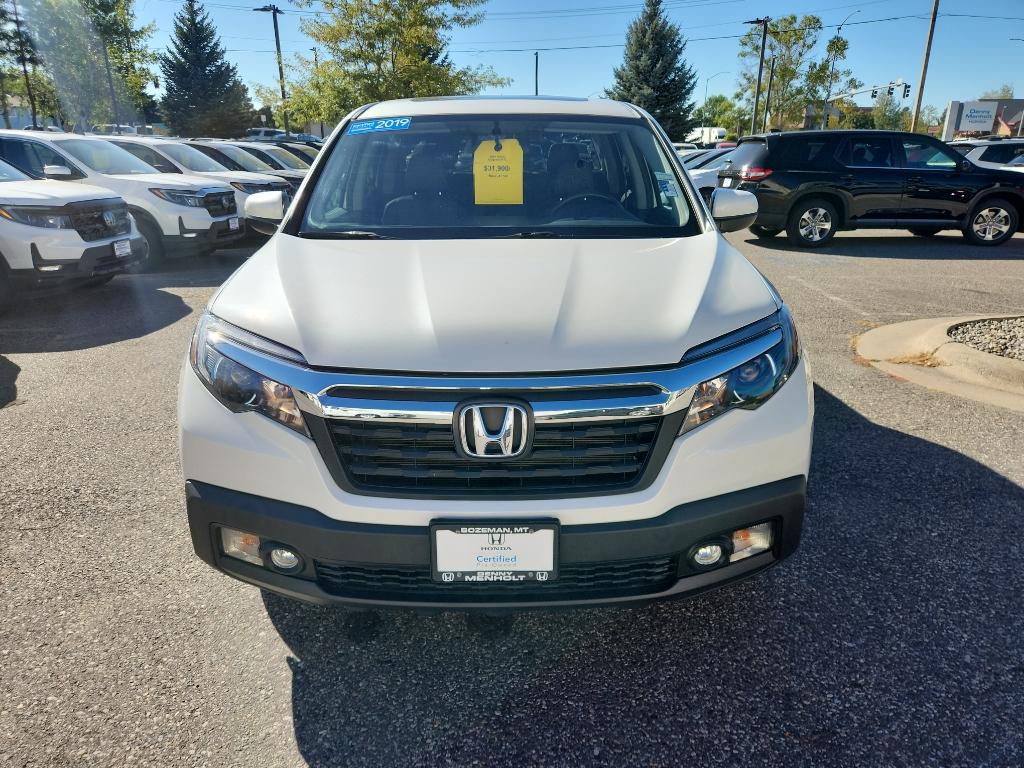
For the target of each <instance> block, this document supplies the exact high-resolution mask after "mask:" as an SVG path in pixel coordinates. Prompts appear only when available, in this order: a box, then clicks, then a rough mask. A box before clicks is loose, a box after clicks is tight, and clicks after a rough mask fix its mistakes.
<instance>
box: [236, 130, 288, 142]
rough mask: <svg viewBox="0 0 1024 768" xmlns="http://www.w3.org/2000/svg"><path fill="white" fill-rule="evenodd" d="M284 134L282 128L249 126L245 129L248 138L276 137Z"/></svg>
mask: <svg viewBox="0 0 1024 768" xmlns="http://www.w3.org/2000/svg"><path fill="white" fill-rule="evenodd" d="M284 135H285V133H284V131H282V130H281V129H280V128H248V129H246V131H245V137H246V138H247V139H276V138H277V137H278V136H284Z"/></svg>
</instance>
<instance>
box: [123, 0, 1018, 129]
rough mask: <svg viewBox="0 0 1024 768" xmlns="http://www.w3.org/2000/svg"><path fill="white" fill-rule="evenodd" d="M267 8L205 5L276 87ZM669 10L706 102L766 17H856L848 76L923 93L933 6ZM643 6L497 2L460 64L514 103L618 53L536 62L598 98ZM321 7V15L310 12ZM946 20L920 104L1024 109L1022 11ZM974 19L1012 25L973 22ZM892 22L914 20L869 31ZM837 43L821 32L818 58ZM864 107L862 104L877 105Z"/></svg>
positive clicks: (559, 64)
mask: <svg viewBox="0 0 1024 768" xmlns="http://www.w3.org/2000/svg"><path fill="white" fill-rule="evenodd" d="M262 1H263V0H260V2H246V1H245V0H211V2H209V3H208V4H207V10H208V11H209V13H210V16H211V17H212V19H213V20H214V23H215V24H216V25H217V27H218V29H219V30H220V32H221V35H222V42H223V43H224V46H225V47H226V48H227V49H228V50H229V53H228V56H229V57H230V58H231V60H232V61H233V62H234V63H235V64H236V65H237V66H238V70H239V73H240V74H241V76H242V78H243V79H244V80H245V82H246V83H248V84H252V83H256V82H262V83H267V84H273V83H274V82H275V81H276V77H277V71H276V65H275V62H274V56H273V54H272V51H273V28H272V25H271V19H270V14H267V13H255V12H253V11H252V10H250V9H251V8H253V7H254V6H257V5H261V4H262ZM179 5H180V4H179V2H178V0H138V2H137V3H136V13H137V16H138V18H139V21H140V22H143V23H145V22H147V21H154V22H156V25H157V32H156V34H155V35H154V36H153V39H152V45H153V46H154V47H155V48H157V49H160V48H163V47H165V46H166V45H167V43H168V40H169V37H170V32H171V29H172V20H173V15H174V12H175V10H176V9H177V8H178V7H179ZM278 5H279V6H280V7H281V8H282V9H284V10H286V11H290V12H288V13H287V14H286V15H284V16H281V17H280V24H281V43H282V48H283V49H284V51H285V57H286V59H288V58H290V57H291V56H292V54H294V53H301V54H303V55H307V56H308V55H310V51H309V49H310V47H311V46H312V41H310V40H309V39H308V38H307V37H306V36H305V35H304V34H303V33H302V32H301V30H300V20H301V19H302V18H304V17H308V14H309V13H310V10H309V9H306V10H303V9H299V8H296V7H295V6H293V5H292V4H290V3H288V2H287V0H278ZM665 5H666V10H667V12H668V14H669V16H670V18H671V19H672V20H673V21H674V22H675V23H677V24H678V25H679V26H680V27H681V29H682V31H683V34H684V35H685V36H686V37H687V39H688V40H689V41H690V42H689V43H688V45H687V49H686V56H687V58H688V59H689V61H690V63H691V64H692V65H693V66H694V67H695V68H696V69H697V72H698V74H699V76H700V78H701V82H700V85H699V87H698V94H697V100H698V101H700V100H701V99H702V98H703V89H704V78H706V77H708V76H709V75H713V74H715V73H716V72H721V71H725V72H726V74H722V75H719V76H718V77H716V78H715V79H713V80H712V81H711V84H710V93H712V94H713V93H716V92H719V93H727V94H730V95H731V93H732V92H733V90H734V88H735V80H736V75H737V74H738V70H739V63H738V60H737V56H736V54H737V50H738V44H737V39H736V37H735V36H738V35H742V34H743V32H744V31H745V30H746V29H747V27H746V26H745V25H744V24H743V21H744V20H745V19H750V18H753V17H755V16H759V15H762V14H765V15H769V16H781V15H784V14H786V13H797V14H805V13H815V14H817V15H818V16H820V17H821V19H822V22H823V23H824V24H825V25H829V24H833V25H835V24H839V23H840V22H842V21H843V19H844V18H846V17H847V15H848V14H850V13H851V12H853V11H858V13H856V14H855V15H854V16H853V17H852V18H851V19H850V20H849V22H847V25H846V26H845V27H844V28H843V35H844V37H846V38H847V39H848V40H849V41H850V52H849V57H848V59H847V62H846V63H847V66H849V67H850V68H851V69H852V70H853V72H854V75H855V76H856V77H858V78H860V79H861V80H863V81H864V82H866V83H869V84H871V83H887V82H889V81H890V80H897V79H900V78H902V79H903V80H904V81H906V82H909V83H912V84H913V86H914V88H915V92H916V87H917V81H918V78H919V75H920V67H921V56H922V53H923V49H924V42H925V36H926V34H927V28H928V22H927V18H928V15H929V13H930V11H931V6H932V0H862V1H861V2H853V0H665ZM641 6H642V2H641V0H634V1H633V2H630V1H629V0H576V2H573V0H515V2H512V0H490V2H488V3H487V4H486V5H485V6H484V10H485V12H486V14H487V16H486V18H485V20H484V21H483V22H482V23H481V24H480V25H479V26H477V27H474V28H472V29H468V30H460V31H459V32H458V33H456V34H455V35H454V36H453V38H452V41H451V46H450V47H451V51H452V57H453V59H454V60H455V61H456V62H457V63H459V64H464V65H471V64H488V65H490V66H492V67H493V68H494V69H495V70H496V71H497V72H498V73H499V74H502V75H505V76H507V77H510V78H512V85H511V86H510V87H509V88H507V89H506V91H505V92H507V93H532V92H533V51H534V49H535V48H540V49H544V48H559V47H562V46H617V47H594V48H589V49H583V50H547V51H545V50H541V51H540V90H541V93H546V94H558V95H572V96H591V95H599V94H600V93H601V92H602V91H603V89H604V88H605V87H606V86H607V85H608V84H609V83H610V82H611V80H612V69H613V67H614V66H615V65H616V64H618V63H619V61H620V60H621V57H622V47H621V45H622V42H623V38H624V35H625V31H626V27H627V26H628V24H629V22H630V21H631V20H632V19H633V18H634V17H635V16H636V15H637V14H638V13H639V9H640V7H641ZM317 7H318V4H314V6H313V10H315V9H316V8H317ZM939 10H940V14H950V15H947V16H940V18H939V20H938V24H937V27H936V33H935V41H934V43H933V47H932V58H931V65H930V67H929V71H928V79H927V82H926V87H925V96H924V102H925V103H926V104H934V105H936V106H938V107H939V108H940V109H941V108H942V106H944V105H945V103H946V102H948V101H949V100H950V99H960V100H963V99H970V98H974V97H976V96H978V95H979V94H980V93H981V92H982V91H985V90H988V89H991V88H995V87H997V86H999V85H1001V84H1003V83H1010V84H1012V85H1013V86H1014V88H1015V90H1016V94H1017V95H1018V97H1024V42H1014V41H1011V40H1010V38H1012V37H1020V38H1024V0H986V2H985V3H979V2H977V0H941V5H940V9H939ZM952 14H964V15H961V16H955V15H952ZM974 14H977V15H982V16H986V17H1013V18H1001V19H1000V18H970V15H974ZM896 16H915V17H916V18H902V19H896V20H891V21H883V22H878V23H872V22H873V20H875V19H886V18H890V17H896ZM864 22H868V23H864ZM831 33H832V30H829V29H826V30H825V33H824V34H823V35H822V43H821V46H822V47H823V45H824V40H826V39H827V37H828V36H829V35H830V34H831ZM700 38H724V39H700ZM500 49H526V50H521V51H510V50H500ZM911 98H913V96H912V97H911ZM859 101H860V102H861V103H865V104H866V103H868V102H869V101H870V99H869V98H868V97H862V98H861V99H859Z"/></svg>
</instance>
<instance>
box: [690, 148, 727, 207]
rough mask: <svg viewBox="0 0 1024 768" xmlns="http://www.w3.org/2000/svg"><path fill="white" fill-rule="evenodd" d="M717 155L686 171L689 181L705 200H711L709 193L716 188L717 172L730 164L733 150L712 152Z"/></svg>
mask: <svg viewBox="0 0 1024 768" xmlns="http://www.w3.org/2000/svg"><path fill="white" fill-rule="evenodd" d="M714 151H715V152H716V153H717V154H716V155H715V156H714V157H712V158H711V159H709V160H708V161H707V162H705V163H699V164H697V165H696V166H695V167H694V168H689V169H687V173H688V174H689V176H690V181H692V182H693V186H695V187H696V188H697V191H698V192H700V194H701V197H703V198H704V199H705V200H710V199H711V193H712V192H713V191H714V190H715V188H716V187H717V186H718V171H719V169H720V168H724V167H725V165H726V163H728V162H730V160H731V158H732V154H733V152H734V151H735V150H732V149H725V150H714Z"/></svg>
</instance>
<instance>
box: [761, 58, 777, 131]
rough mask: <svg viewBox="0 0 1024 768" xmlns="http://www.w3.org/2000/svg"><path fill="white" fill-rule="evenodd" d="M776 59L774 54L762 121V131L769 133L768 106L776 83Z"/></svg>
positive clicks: (769, 72) (769, 71) (765, 93)
mask: <svg viewBox="0 0 1024 768" xmlns="http://www.w3.org/2000/svg"><path fill="white" fill-rule="evenodd" d="M775 61H776V57H775V56H772V66H771V68H770V69H769V70H768V90H767V91H765V92H764V120H762V121H761V133H768V106H769V105H770V104H771V103H772V86H773V85H774V84H775Z"/></svg>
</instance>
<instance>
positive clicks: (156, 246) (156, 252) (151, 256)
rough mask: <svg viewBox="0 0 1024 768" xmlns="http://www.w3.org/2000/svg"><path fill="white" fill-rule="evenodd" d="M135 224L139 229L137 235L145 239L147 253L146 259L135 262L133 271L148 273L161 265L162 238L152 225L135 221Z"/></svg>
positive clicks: (138, 220)
mask: <svg viewBox="0 0 1024 768" xmlns="http://www.w3.org/2000/svg"><path fill="white" fill-rule="evenodd" d="M136 224H137V226H138V228H139V234H140V235H142V236H143V237H144V238H145V239H146V245H148V246H149V253H148V254H147V256H146V258H144V259H142V260H141V261H138V262H136V264H135V269H136V270H139V271H149V270H151V269H153V268H155V267H156V266H158V265H159V264H161V263H163V260H164V236H163V233H162V232H160V230H159V229H157V228H156V226H155V225H154V224H151V223H149V222H148V221H145V220H143V219H137V220H136Z"/></svg>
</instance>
